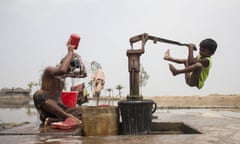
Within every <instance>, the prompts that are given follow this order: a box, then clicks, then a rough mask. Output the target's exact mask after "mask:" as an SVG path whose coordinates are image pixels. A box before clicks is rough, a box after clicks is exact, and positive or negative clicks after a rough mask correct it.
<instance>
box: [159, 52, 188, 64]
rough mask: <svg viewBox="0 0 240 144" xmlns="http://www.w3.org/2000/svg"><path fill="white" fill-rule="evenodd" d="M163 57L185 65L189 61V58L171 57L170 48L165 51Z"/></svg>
mask: <svg viewBox="0 0 240 144" xmlns="http://www.w3.org/2000/svg"><path fill="white" fill-rule="evenodd" d="M163 59H164V60H167V61H171V62H175V63H178V64H185V65H186V62H187V59H176V58H173V57H171V56H170V50H169V49H168V50H167V51H166V52H165V54H164V57H163Z"/></svg>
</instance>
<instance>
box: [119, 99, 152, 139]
mask: <svg viewBox="0 0 240 144" xmlns="http://www.w3.org/2000/svg"><path fill="white" fill-rule="evenodd" d="M118 106H119V109H120V113H121V119H122V124H121V128H122V133H123V134H124V135H136V134H147V133H149V132H150V131H151V125H152V113H154V112H155V111H156V108H157V104H156V103H155V102H153V101H152V100H123V101H120V102H118Z"/></svg>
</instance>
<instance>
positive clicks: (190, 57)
mask: <svg viewBox="0 0 240 144" xmlns="http://www.w3.org/2000/svg"><path fill="white" fill-rule="evenodd" d="M195 49H196V48H195V45H194V44H188V64H189V65H192V64H194V63H196V62H197V59H196V58H194V57H193V51H194V50H195Z"/></svg>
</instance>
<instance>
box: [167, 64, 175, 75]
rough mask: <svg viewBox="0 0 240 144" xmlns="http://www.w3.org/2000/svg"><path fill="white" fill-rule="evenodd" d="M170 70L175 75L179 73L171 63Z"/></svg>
mask: <svg viewBox="0 0 240 144" xmlns="http://www.w3.org/2000/svg"><path fill="white" fill-rule="evenodd" d="M169 70H170V71H171V72H172V74H173V75H174V76H176V75H177V70H176V68H175V67H174V66H173V65H172V64H169Z"/></svg>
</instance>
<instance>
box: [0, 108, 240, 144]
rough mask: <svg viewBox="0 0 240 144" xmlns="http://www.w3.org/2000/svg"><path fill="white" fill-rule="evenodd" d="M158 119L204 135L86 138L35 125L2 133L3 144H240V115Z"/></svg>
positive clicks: (185, 114) (203, 112)
mask: <svg viewBox="0 0 240 144" xmlns="http://www.w3.org/2000/svg"><path fill="white" fill-rule="evenodd" d="M154 116H157V117H158V118H157V119H154V120H153V121H154V122H168V123H171V122H174V123H175V122H182V123H184V124H186V125H188V126H190V127H192V128H194V129H196V130H198V131H200V132H201V134H161V135H136V136H126V135H118V136H102V137H100V136H98V137H94V136H91V137H82V136H78V135H77V132H74V131H72V132H66V131H65V132H49V133H45V134H43V132H42V131H41V130H37V129H38V128H39V125H37V124H36V123H35V124H33V123H32V125H26V126H25V130H24V131H25V132H26V131H27V132H28V133H25V134H24V132H23V131H22V130H21V129H22V128H14V129H9V130H6V131H1V134H0V144H6V143H14V144H25V143H26V144H33V143H34V144H40V143H41V144H42V143H44V144H58V143H74V144H82V143H84V144H92V143H98V144H106V143H108V144H112V143H114V144H116V143H119V144H122V143H124V144H149V143H151V144H160V143H164V144H179V143H180V144H239V142H240V112H229V111H224V110H219V111H215V110H214V111H213V110H209V109H194V110H193V109H188V110H182V109H181V110H158V111H157V112H156V113H155V114H154ZM34 129H35V130H34ZM19 130H20V131H19ZM10 132H15V134H13V133H10ZM17 133H19V134H17Z"/></svg>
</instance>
